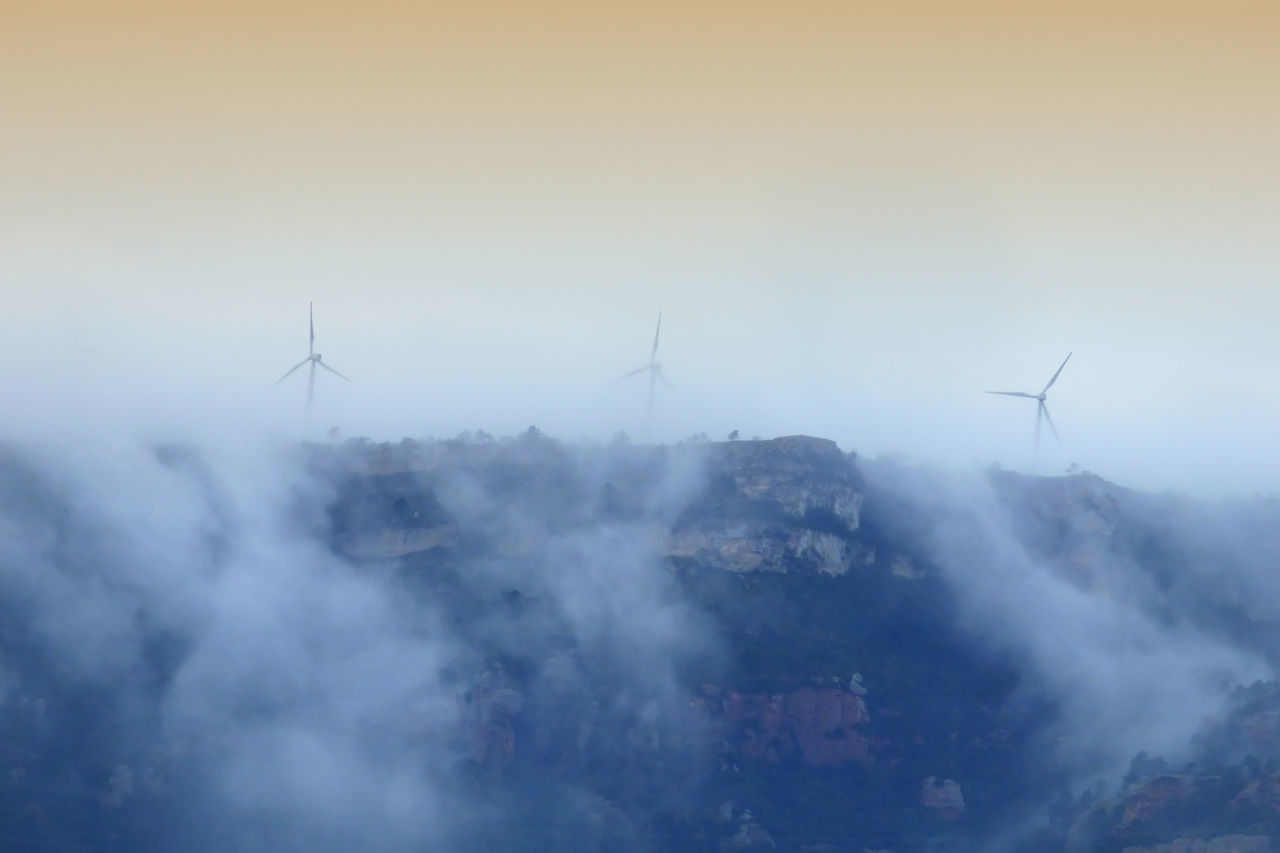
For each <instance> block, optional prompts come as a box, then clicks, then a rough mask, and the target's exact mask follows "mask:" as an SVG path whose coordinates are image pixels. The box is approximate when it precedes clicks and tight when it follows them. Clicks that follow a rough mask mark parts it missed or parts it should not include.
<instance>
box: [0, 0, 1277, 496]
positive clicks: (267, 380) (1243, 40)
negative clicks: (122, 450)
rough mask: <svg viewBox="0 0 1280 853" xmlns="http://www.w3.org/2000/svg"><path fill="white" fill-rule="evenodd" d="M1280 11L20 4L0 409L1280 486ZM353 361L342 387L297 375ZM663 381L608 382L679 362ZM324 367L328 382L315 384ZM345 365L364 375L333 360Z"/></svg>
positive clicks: (1180, 484) (2, 429)
mask: <svg viewBox="0 0 1280 853" xmlns="http://www.w3.org/2000/svg"><path fill="white" fill-rule="evenodd" d="M1278 38H1280V7H1278V6H1276V4H1274V3H1273V2H1269V0H1262V2H1229V1H1228V2H1199V3H1189V2H1154V0H1143V2H1108V3H1100V2H1059V0H1046V2H1042V3H1035V4H1029V3H1011V2H1010V3H996V2H987V0H982V1H981V2H971V3H965V4H957V3H951V2H944V1H943V0H918V2H902V3H893V4H879V3H876V4H873V3H862V2H847V1H846V2H788V3H782V2H771V3H763V2H735V3H728V2H695V3H673V2H665V0H662V1H661V2H650V3H633V4H618V3H601V2H595V3H585V2H547V3H537V4H533V3H514V2H506V3H498V2H484V0H479V2H470V1H469V2H439V3H407V2H385V0H371V2H367V3H361V4H338V3H325V2H311V3H300V2H297V3H295V2H281V0H266V2H260V3H246V2H239V0H228V2H221V3H205V2H194V1H193V2H184V3H172V2H165V3H160V2H156V3H139V2H132V0H121V2H114V3H111V4H102V3H90V2H58V0H51V2H46V3H39V4H31V3H18V2H14V0H0V116H3V119H0V122H2V124H3V127H2V132H0V187H3V192H0V252H2V253H3V258H4V264H3V268H2V269H0V276H2V278H0V281H3V292H4V294H5V300H4V301H5V305H4V311H2V312H0V399H3V400H5V403H6V409H7V413H6V417H5V418H4V423H3V425H0V435H5V436H15V435H16V436H22V435H30V434H40V435H46V434H50V433H61V432H65V433H67V434H72V435H74V434H77V433H79V432H81V431H84V430H92V429H95V428H98V427H99V426H100V425H102V424H126V425H129V426H131V427H133V428H137V429H143V430H149V431H152V432H164V431H173V430H181V429H187V428H191V427H192V426H193V425H196V426H199V427H201V428H206V429H209V428H215V429H222V428H227V427H229V426H230V425H236V426H266V427H268V428H271V429H280V430H287V431H298V432H302V431H304V429H310V430H312V431H315V430H318V429H321V428H324V427H327V426H329V425H336V426H338V427H339V428H340V429H341V431H342V434H343V435H357V434H365V435H370V436H372V437H374V438H378V439H393V440H394V439H397V438H399V437H400V436H403V435H412V436H418V437H421V436H427V435H435V436H448V435H452V434H455V433H457V432H459V431H461V430H464V429H476V428H483V429H486V430H488V431H490V432H493V433H497V434H503V433H511V432H515V431H519V430H522V429H523V428H525V427H526V426H528V425H530V424H536V425H538V426H539V427H540V428H542V429H544V430H545V431H547V432H550V433H552V434H554V435H558V436H561V437H564V438H573V437H577V436H586V437H592V438H599V439H607V438H608V437H609V436H611V435H612V434H613V433H614V432H616V431H618V430H626V431H627V432H628V433H630V434H631V435H632V436H633V437H637V438H638V437H645V436H647V437H650V438H653V439H656V440H678V439H681V438H684V437H686V436H688V435H690V434H693V433H698V432H705V433H707V434H708V435H710V436H711V437H713V438H722V437H724V435H726V434H727V433H728V432H729V431H730V430H734V429H737V430H739V431H740V432H741V434H742V435H743V436H744V437H747V436H751V435H763V436H771V435H780V434H789V433H808V434H814V435H821V436H825V437H829V438H833V439H835V440H836V441H838V442H839V443H840V445H841V447H843V448H844V449H846V450H853V451H857V452H859V453H861V454H865V455H869V456H875V455H879V454H886V453H899V454H903V455H906V456H907V457H909V458H912V459H918V460H923V461H936V462H941V463H945V464H948V465H956V466H967V465H972V464H978V465H986V464H989V463H991V462H997V463H999V464H1001V465H1004V466H1005V467H1011V468H1020V469H1026V468H1028V467H1030V466H1031V465H1032V459H1031V456H1032V454H1031V433H1032V427H1033V415H1034V405H1033V404H1029V401H1025V400H1014V399H1009V398H998V397H989V396H987V395H985V394H983V393H982V392H983V391H985V390H1025V391H1033V392H1034V391H1038V390H1039V388H1040V387H1041V386H1042V385H1043V384H1044V383H1045V382H1046V381H1047V380H1048V378H1049V376H1050V375H1052V373H1053V371H1054V369H1056V367H1057V365H1058V364H1059V363H1060V362H1061V360H1062V359H1063V358H1064V357H1065V356H1066V354H1067V353H1068V352H1074V355H1073V356H1072V359H1071V362H1070V363H1069V364H1068V366H1067V368H1066V369H1065V370H1064V372H1063V374H1062V377H1061V379H1060V380H1059V382H1058V384H1057V385H1056V386H1055V387H1054V389H1053V391H1052V392H1051V396H1050V400H1049V403H1050V410H1051V412H1052V414H1053V417H1054V421H1055V423H1056V424H1057V427H1058V430H1059V432H1060V434H1061V438H1062V442H1061V444H1060V445H1059V444H1056V443H1055V442H1053V440H1052V438H1051V437H1049V436H1048V435H1047V434H1046V437H1045V438H1046V441H1045V443H1044V445H1043V446H1042V448H1041V452H1040V455H1039V458H1038V459H1037V460H1036V461H1035V466H1036V470H1039V471H1041V472H1043V473H1057V472H1061V471H1062V470H1065V469H1066V467H1067V466H1068V465H1071V464H1076V465H1079V466H1081V467H1082V468H1084V469H1087V470H1092V471H1094V472H1096V473H1099V474H1101V475H1103V476H1106V477H1108V478H1111V479H1114V480H1117V481H1119V482H1122V483H1124V484H1128V485H1135V486H1141V487H1144V488H1152V489H1160V490H1164V489H1173V490H1179V491H1189V492H1195V493H1206V492H1209V493H1213V492H1222V491H1229V492H1245V493H1252V492H1258V491H1261V492H1271V491H1277V490H1278V488H1277V484H1280V459H1277V457H1276V454H1275V453H1274V451H1273V449H1272V439H1273V436H1274V435H1275V434H1276V431H1277V427H1280V388H1277V386H1276V382H1275V379H1274V377H1275V375H1276V368H1277V366H1278V361H1280V343H1277V342H1276V341H1275V338H1274V335H1272V334H1271V332H1272V328H1271V327H1272V324H1273V318H1274V317H1275V316H1276V315H1277V310H1276V309H1277V308H1278V307H1280V305H1278V304H1277V303H1278V302H1280V296H1277V293H1280V288H1278V287H1277V284H1278V283H1280V282H1277V270H1280V247H1278V245H1277V243H1276V241H1275V240H1274V235H1275V233H1276V227H1277V225H1280V157H1277V156H1276V154H1275V152H1276V151H1277V150H1278V149H1280V120H1278V119H1277V116H1276V111H1275V106H1274V105H1275V104H1276V103H1280V54H1277V52H1276V51H1275V50H1274V45H1275V44H1276V42H1277V39H1278ZM309 301H314V302H315V310H316V333H317V341H316V343H317V349H318V350H319V351H321V352H322V353H323V354H324V356H325V359H326V360H327V361H330V362H331V363H332V364H333V365H334V366H336V367H337V368H338V369H339V370H341V371H342V372H343V373H344V374H346V375H347V376H349V377H351V379H352V382H351V383H350V384H347V383H343V382H342V381H341V380H338V379H337V378H336V377H333V376H331V375H327V374H322V375H321V376H320V377H318V380H317V386H318V387H317V389H316V392H317V394H316V406H315V410H314V413H313V415H312V417H311V420H310V425H309V426H307V427H304V423H305V417H304V400H305V387H304V386H305V384H306V381H305V378H303V377H299V376H294V377H290V380H289V381H288V382H286V383H284V384H281V385H280V386H279V387H273V386H272V384H271V383H272V382H274V381H275V379H276V378H278V377H279V375H280V374H282V373H283V372H284V371H285V370H286V369H288V367H290V366H291V365H292V364H294V363H296V362H297V361H298V360H299V359H300V358H302V357H303V356H304V355H305V354H306V350H305V346H306V333H307V332H306V313H307V304H308V302H309ZM659 310H661V311H663V316H664V321H663V336H662V343H661V349H660V351H659V359H660V360H661V361H662V362H663V363H664V365H665V366H666V371H667V375H668V376H669V378H670V380H671V382H672V384H673V385H674V386H675V388H676V391H675V392H674V393H665V389H663V388H659V392H660V394H659V397H658V400H657V406H656V411H655V413H654V416H653V419H652V422H651V423H647V422H646V416H645V393H646V389H645V387H644V384H643V380H641V379H635V380H631V381H630V382H628V383H623V384H619V385H616V386H615V385H611V384H610V383H612V382H613V380H614V379H615V378H616V377H618V376H620V375H622V374H623V373H625V372H627V371H629V370H631V369H634V368H636V367H639V366H641V365H642V364H644V363H645V360H646V358H647V356H648V350H649V346H650V343H651V340H652V334H653V327H654V323H655V321H656V318H657V314H658V311H659ZM299 373H302V371H299ZM328 380H332V381H328Z"/></svg>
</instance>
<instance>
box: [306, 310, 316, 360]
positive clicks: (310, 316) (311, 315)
mask: <svg viewBox="0 0 1280 853" xmlns="http://www.w3.org/2000/svg"><path fill="white" fill-rule="evenodd" d="M307 321H308V322H309V323H310V324H311V340H310V341H309V342H308V343H307V354H308V355H315V354H316V312H315V308H314V304H313V303H311V302H308V303H307Z"/></svg>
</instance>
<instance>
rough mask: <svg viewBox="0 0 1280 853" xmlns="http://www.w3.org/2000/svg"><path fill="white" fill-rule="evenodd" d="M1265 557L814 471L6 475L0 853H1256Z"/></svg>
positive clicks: (538, 447) (426, 458) (219, 451)
mask: <svg viewBox="0 0 1280 853" xmlns="http://www.w3.org/2000/svg"><path fill="white" fill-rule="evenodd" d="M1277 520H1280V507H1277V505H1276V504H1275V503H1274V502H1272V501H1269V500H1265V499H1256V500H1247V501H1244V500H1242V501H1235V502H1219V503H1211V502H1204V501H1193V500H1190V499H1185V498H1177V497H1171V496H1152V495H1147V494H1142V493H1138V492H1133V491H1129V490H1125V489H1123V488H1120V487H1118V486H1114V485H1112V484H1109V483H1106V482H1104V481H1101V480H1099V479H1097V478H1095V477H1092V476H1090V475H1087V474H1082V475H1076V476H1071V477H1061V478H1032V477H1026V476H1022V475H1016V474H1011V473H1007V472H1000V471H987V472H973V473H967V474H957V473H954V472H940V471H933V470H928V469H924V468H919V467H913V466H907V465H902V464H895V463H890V462H887V461H867V460H861V459H857V458H856V457H854V456H853V455H852V454H847V453H844V452H842V451H841V450H840V449H839V448H837V447H836V446H835V445H834V444H833V443H831V442H828V441H824V440H821V439H814V438H806V437H789V438H781V439H775V440H772V441H740V442H726V443H708V442H693V443H686V444H683V445H679V446H671V447H658V446H631V445H628V444H625V443H621V444H615V445H610V446H600V445H586V444H576V445H568V444H563V443H560V442H557V441H554V440H552V439H549V438H547V437H545V436H543V435H541V434H540V433H538V432H537V431H534V430H531V431H530V432H529V433H527V434H526V435H524V436H521V437H519V438H515V439H508V440H502V441H494V440H492V439H489V438H488V437H487V436H483V435H480V436H479V437H477V436H468V437H463V438H460V439H456V440H452V441H443V442H414V441H409V440H406V441H404V442H402V443H400V444H397V445H374V444H370V443H367V442H360V441H353V442H347V443H345V444H341V445H267V444H263V445H260V446H255V447H238V448H235V449H228V448H226V447H197V446H163V447H144V446H133V445H117V446H112V447H107V446H97V447H84V446H78V447H51V446H41V447H21V448H18V447H13V448H8V449H6V450H5V451H4V454H3V458H0V724H2V728H0V771H2V772H0V845H7V846H8V847H10V848H12V849H33V850H35V849H86V850H175V849H184V850H197V851H198V850H228V849H235V850H294V849H307V850H347V849H387V850H494V849H510V850H546V849H561V850H590V849H598V850H626V849H637V850H643V849H651V850H721V849H779V850H811V851H818V850H851V851H863V850H865V849H870V850H885V849H887V850H894V851H900V853H905V851H917V850H1001V849H1026V850H1065V849H1069V848H1070V849H1076V850H1089V849H1116V850H1120V849H1124V848H1125V847H1127V846H1134V845H1139V844H1145V845H1148V846H1151V845H1158V844H1161V843H1165V844H1172V843H1174V842H1175V841H1177V839H1183V841H1181V842H1179V843H1181V844H1183V848H1181V849H1194V847H1193V846H1192V847H1188V846H1187V845H1194V844H1196V843H1201V841H1202V842H1203V845H1206V846H1207V845H1210V844H1217V845H1218V847H1216V848H1212V849H1269V848H1266V847H1259V846H1258V845H1260V844H1264V843H1265V844H1269V843H1270V842H1268V841H1265V840H1262V841H1260V840H1258V839H1259V838H1262V837H1264V836H1267V835H1269V834H1273V833H1274V834H1278V835H1280V796H1274V795H1273V794H1272V793H1271V792H1272V791H1273V789H1274V790H1280V783H1277V782H1276V781H1275V778H1273V776H1272V775H1268V774H1271V773H1272V772H1273V771H1274V770H1275V769H1276V767H1275V765H1274V763H1273V764H1268V761H1270V760H1271V758H1272V756H1273V754H1275V753H1276V751H1277V748H1276V746H1275V744H1276V743H1280V734H1276V732H1280V725H1277V724H1276V723H1275V722H1274V720H1275V719H1277V718H1280V716H1277V715H1280V690H1278V689H1277V688H1276V687H1275V686H1274V685H1272V684H1271V683H1270V679H1271V678H1272V673H1273V668H1274V664H1275V661H1276V658H1277V654H1280V647H1277V645H1276V639H1275V637H1276V635H1275V632H1274V631H1273V630H1272V625H1273V623H1274V622H1275V621H1276V619H1277V616H1278V615H1280V614H1278V612H1277V605H1276V598H1275V597H1274V595H1273V592H1274V586H1275V584H1276V581H1275V580H1274V578H1275V574H1274V571H1273V567H1274V566H1275V565H1276V562H1277V560H1276V558H1277V556H1280V541H1278V540H1277V535H1278V534H1277V533H1276V530H1277V529H1280V528H1277V526H1276V524H1275V522H1276V521H1277ZM1255 682H1256V684H1255ZM1239 685H1245V686H1246V687H1245V688H1242V687H1240V686H1239ZM1248 685H1254V686H1252V687H1248ZM1140 751H1142V752H1143V753H1144V755H1143V756H1142V757H1141V759H1139V760H1137V761H1135V760H1134V759H1135V756H1136V755H1137V754H1138V753H1139V752H1140ZM1170 780H1173V781H1170ZM1126 786H1128V787H1126ZM1192 802H1194V803H1197V804H1200V805H1202V806H1203V808H1199V806H1198V807H1197V809H1198V810H1197V809H1191V808H1189V807H1183V806H1178V805H1177V804H1183V805H1185V804H1187V803H1192ZM1168 803H1173V804H1174V806H1167V805H1166V804H1168ZM1188 814H1194V815H1198V817H1195V818H1194V819H1192V818H1185V815H1188ZM1184 818H1185V819H1184ZM1196 839H1200V841H1196ZM1213 839H1218V840H1216V841H1215V840H1213ZM1223 839H1227V840H1225V841H1224V840H1223ZM1240 839H1244V840H1243V841H1241V840H1240ZM1242 844H1243V845H1253V846H1252V847H1249V846H1245V847H1241V846H1239V845H1242ZM1223 845H1228V846H1225V847H1224V846H1223ZM1230 845H1235V846H1230Z"/></svg>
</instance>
